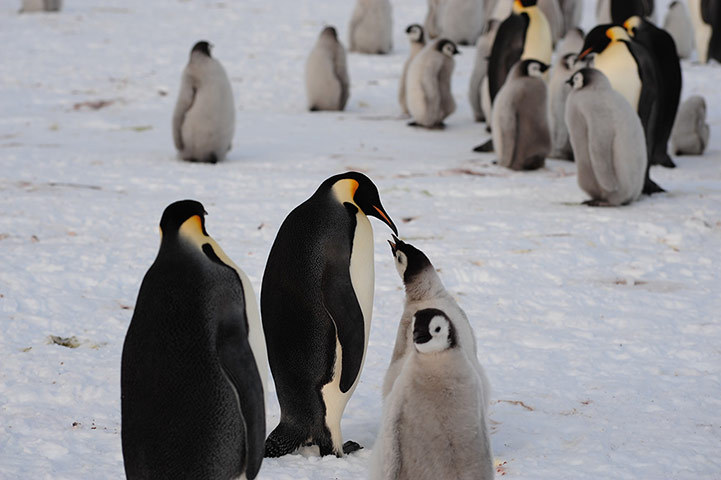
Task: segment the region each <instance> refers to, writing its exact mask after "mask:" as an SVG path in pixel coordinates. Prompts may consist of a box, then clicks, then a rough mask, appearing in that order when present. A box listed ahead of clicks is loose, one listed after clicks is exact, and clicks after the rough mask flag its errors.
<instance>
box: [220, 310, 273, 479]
mask: <svg viewBox="0 0 721 480" xmlns="http://www.w3.org/2000/svg"><path fill="white" fill-rule="evenodd" d="M244 317H245V314H244V312H243V313H238V312H237V311H233V312H228V314H226V315H223V317H222V318H221V319H220V322H219V325H218V337H217V347H216V348H217V351H218V358H219V359H220V364H221V365H222V367H223V372H225V374H226V375H227V377H228V379H229V380H230V383H231V384H232V386H233V389H234V390H235V393H236V394H237V396H238V403H239V405H238V406H239V407H240V413H241V415H242V417H243V422H244V424H245V475H246V477H247V478H248V479H253V478H255V477H256V475H257V474H258V470H260V464H261V462H262V461H263V448H264V444H265V400H264V397H263V383H262V381H261V379H260V374H259V373H258V367H257V364H256V362H255V356H254V355H253V350H252V349H251V348H250V343H249V342H248V336H247V333H246V331H245V325H247V320H246V319H245V318H244Z"/></svg>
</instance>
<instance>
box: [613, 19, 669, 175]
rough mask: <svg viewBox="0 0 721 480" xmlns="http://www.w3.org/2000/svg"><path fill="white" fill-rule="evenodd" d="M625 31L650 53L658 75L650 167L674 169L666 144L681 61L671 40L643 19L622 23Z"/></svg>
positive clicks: (663, 32) (662, 31)
mask: <svg viewBox="0 0 721 480" xmlns="http://www.w3.org/2000/svg"><path fill="white" fill-rule="evenodd" d="M624 26H625V27H626V31H627V32H628V33H629V35H630V36H631V37H632V38H633V40H634V41H636V42H638V43H640V44H641V45H643V46H644V47H646V50H648V51H649V52H650V53H651V56H652V57H653V61H654V63H655V65H656V72H657V73H658V75H657V77H656V78H657V79H658V121H657V123H656V131H655V135H654V144H653V152H652V153H651V164H652V165H663V166H664V167H668V168H673V167H675V166H676V165H675V164H674V163H673V160H671V157H670V156H669V155H668V140H669V138H670V137H671V130H672V129H673V123H674V121H675V120H676V112H678V105H679V102H680V100H681V86H682V83H683V81H682V76H681V60H680V59H679V58H678V54H677V53H676V44H675V43H674V41H673V37H671V35H669V34H668V32H666V31H665V30H663V29H661V28H658V27H657V26H656V25H654V24H653V23H651V22H649V21H648V20H646V19H644V18H643V17H639V16H633V17H630V18H629V19H627V20H626V21H625V22H624Z"/></svg>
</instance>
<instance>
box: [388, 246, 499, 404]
mask: <svg viewBox="0 0 721 480" xmlns="http://www.w3.org/2000/svg"><path fill="white" fill-rule="evenodd" d="M388 243H389V244H390V246H391V253H392V254H393V261H394V263H395V266H396V270H397V271H398V274H399V275H400V277H401V280H402V281H403V286H404V287H405V292H406V299H405V306H404V308H403V315H402V316H401V321H400V323H399V324H398V333H397V334H396V342H395V347H394V348H393V356H392V358H391V362H390V365H389V366H388V371H387V372H386V375H385V378H384V379H383V397H384V398H385V397H387V396H388V394H389V393H390V391H391V390H392V389H393V384H394V383H395V381H396V378H397V377H398V374H399V373H400V370H401V368H402V366H403V362H404V361H405V359H406V357H407V355H408V352H409V351H410V349H411V343H412V342H411V339H412V337H413V335H412V331H413V327H412V326H411V322H412V320H413V314H414V313H415V312H417V311H418V310H422V309H425V308H437V309H441V310H443V311H444V312H446V313H448V314H449V315H450V316H451V317H453V318H454V320H455V321H454V324H455V328H456V330H457V331H458V332H459V337H458V348H460V349H461V350H462V351H463V352H464V353H466V355H468V361H469V362H470V364H471V365H472V366H473V368H474V369H475V370H476V373H477V375H478V379H479V380H480V384H481V386H482V391H483V405H484V406H485V407H488V405H489V404H490V392H491V386H490V382H489V381H488V377H487V376H486V373H485V371H484V370H483V367H482V366H481V364H480V363H479V362H478V356H477V355H478V349H477V345H476V335H475V334H474V332H473V328H472V327H471V324H470V322H469V321H468V317H467V316H466V313H465V312H464V311H463V309H461V307H460V306H459V305H458V303H456V301H455V300H454V299H453V296H452V295H451V294H450V293H448V291H447V290H446V288H445V287H444V286H443V282H441V278H440V277H439V276H438V272H437V271H436V269H435V268H434V267H433V264H432V263H431V261H430V260H429V259H428V257H427V256H426V254H425V253H423V252H422V251H421V250H419V249H418V248H416V247H415V246H413V245H411V244H410V243H406V242H404V241H403V240H400V239H399V238H398V237H396V236H395V235H394V236H393V241H390V240H389V241H388Z"/></svg>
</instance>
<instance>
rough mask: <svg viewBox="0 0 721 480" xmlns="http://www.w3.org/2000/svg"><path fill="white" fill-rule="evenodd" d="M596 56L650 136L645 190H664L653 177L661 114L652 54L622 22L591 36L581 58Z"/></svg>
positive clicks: (597, 64) (595, 63) (599, 66)
mask: <svg viewBox="0 0 721 480" xmlns="http://www.w3.org/2000/svg"><path fill="white" fill-rule="evenodd" d="M592 53H593V54H595V56H594V57H593V67H594V68H596V69H598V70H600V71H601V72H603V74H604V75H605V76H606V77H607V78H608V80H609V81H610V82H611V86H612V87H613V89H614V90H616V91H617V92H618V93H620V94H621V95H622V96H623V97H624V98H625V99H626V101H628V103H629V104H630V105H631V107H633V109H634V110H635V111H636V112H637V113H638V116H639V118H640V119H641V124H642V125H643V128H644V132H645V138H646V152H647V155H649V161H648V163H647V167H646V179H645V182H644V187H643V193H645V194H648V195H652V194H654V193H657V192H663V191H664V190H663V189H662V188H661V187H660V186H658V185H657V184H656V183H655V182H654V181H653V180H651V177H650V170H649V169H650V168H651V158H652V157H651V154H652V153H653V146H654V145H655V144H656V140H655V135H656V124H657V123H658V117H659V106H658V73H657V71H656V65H655V62H654V61H653V57H652V55H651V53H650V52H649V51H648V50H647V49H646V48H645V47H644V46H643V45H641V44H640V43H638V42H632V41H631V37H630V36H629V35H628V32H626V30H625V29H624V28H623V27H622V26H620V25H613V24H607V25H598V26H596V27H594V28H593V29H592V30H591V31H590V32H589V33H588V35H586V40H585V42H584V45H583V51H582V52H581V53H580V55H579V56H578V60H584V59H586V58H587V57H588V56H589V55H590V54H592Z"/></svg>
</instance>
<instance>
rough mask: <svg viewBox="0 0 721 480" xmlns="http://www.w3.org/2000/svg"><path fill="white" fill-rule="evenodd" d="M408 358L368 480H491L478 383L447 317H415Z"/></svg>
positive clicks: (387, 407)
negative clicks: (369, 479)
mask: <svg viewBox="0 0 721 480" xmlns="http://www.w3.org/2000/svg"><path fill="white" fill-rule="evenodd" d="M409 330H410V332H409V335H410V338H409V340H408V348H407V350H408V351H407V353H406V355H405V357H404V359H403V364H402V366H401V368H400V371H399V373H398V377H397V378H396V380H395V384H394V385H393V389H392V390H391V392H390V393H389V394H388V395H387V396H386V397H385V400H384V404H383V419H382V421H381V428H380V431H379V433H378V438H377V440H376V443H375V445H374V447H373V457H372V459H371V472H370V478H371V479H372V480H411V479H413V480H437V479H460V480H472V479H473V480H492V479H493V476H494V466H493V455H492V453H491V444H490V435H489V431H488V425H487V415H488V414H487V409H486V405H485V403H484V392H483V388H484V387H483V385H482V383H481V381H480V379H479V377H478V375H477V374H476V369H475V368H474V366H473V364H472V363H473V360H471V359H469V357H468V355H467V354H466V353H465V352H464V351H463V349H462V348H459V344H458V341H459V339H460V337H461V335H462V333H461V332H460V331H459V330H458V329H457V328H456V320H455V318H454V317H453V316H452V314H450V313H448V312H445V311H443V310H440V309H437V308H425V309H422V310H419V311H416V312H414V313H413V318H412V323H411V325H410V329H409Z"/></svg>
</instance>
